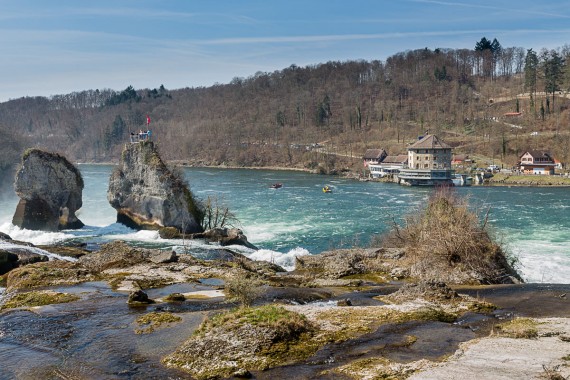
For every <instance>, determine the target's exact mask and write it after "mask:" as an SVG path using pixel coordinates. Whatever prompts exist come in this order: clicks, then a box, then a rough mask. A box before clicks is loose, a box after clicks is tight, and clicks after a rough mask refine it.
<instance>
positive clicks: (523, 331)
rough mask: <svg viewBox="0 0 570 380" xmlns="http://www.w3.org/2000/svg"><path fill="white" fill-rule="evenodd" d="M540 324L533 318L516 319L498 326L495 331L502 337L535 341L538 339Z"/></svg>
mask: <svg viewBox="0 0 570 380" xmlns="http://www.w3.org/2000/svg"><path fill="white" fill-rule="evenodd" d="M537 326H538V322H536V321H535V320H534V319H531V318H515V319H513V320H511V321H508V322H505V323H501V324H498V325H496V326H495V327H494V329H493V331H494V332H495V333H496V334H498V335H501V336H506V337H509V338H515V339H534V338H537V337H538V328H537Z"/></svg>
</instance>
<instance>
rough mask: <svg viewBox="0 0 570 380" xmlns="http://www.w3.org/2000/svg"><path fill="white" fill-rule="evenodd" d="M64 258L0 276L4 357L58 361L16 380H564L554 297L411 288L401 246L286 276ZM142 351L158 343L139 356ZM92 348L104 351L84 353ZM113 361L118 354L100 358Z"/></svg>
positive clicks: (552, 291)
mask: <svg viewBox="0 0 570 380" xmlns="http://www.w3.org/2000/svg"><path fill="white" fill-rule="evenodd" d="M7 239H8V237H4V240H3V241H7ZM0 250H1V246H0ZM72 251H73V254H74V258H75V259H76V260H73V261H64V260H53V259H52V260H50V261H39V262H35V263H31V264H20V265H18V266H17V267H16V268H15V269H11V270H10V271H8V272H7V274H5V275H4V276H3V279H4V285H5V286H6V292H5V294H4V295H3V296H2V300H1V301H0V305H1V306H0V310H1V311H0V313H1V314H0V315H2V318H0V351H2V340H3V339H4V340H5V341H9V342H10V345H11V346H10V347H12V348H11V349H12V350H15V349H16V348H17V347H20V345H22V346H25V345H26V341H27V340H29V339H36V340H38V341H39V342H40V343H39V344H40V345H41V347H42V350H43V351H45V350H49V349H50V347H51V346H53V353H52V355H55V356H57V357H60V358H61V359H60V360H58V362H59V363H60V364H58V365H55V366H54V365H46V363H45V362H42V361H45V360H46V359H45V358H44V356H45V355H44V354H41V355H39V354H37V355H36V356H37V357H34V354H33V352H28V355H31V357H30V360H29V362H27V363H25V364H23V363H12V362H11V361H10V359H9V358H8V359H7V360H6V359H5V360H4V362H3V367H2V368H3V370H4V371H8V372H7V373H8V374H9V375H11V377H12V378H22V379H23V378H25V377H23V375H21V372H19V371H22V368H24V369H26V371H27V373H30V372H29V371H32V370H33V371H34V372H33V373H35V374H37V375H38V376H40V375H41V376H40V377H42V376H43V377H44V378H49V377H53V376H59V377H63V378H87V379H90V378H114V377H113V376H118V375H117V374H118V373H121V371H122V372H125V371H127V372H128V373H130V374H131V376H132V377H133V378H139V377H140V376H147V377H148V378H161V377H170V378H179V379H185V378H188V379H191V378H196V379H208V378H230V377H242V378H243V377H253V378H258V379H269V378H272V379H275V378H292V379H295V378H330V379H378V378H387V379H403V378H413V379H470V378H473V379H474V378H477V379H501V378H504V379H507V378H509V379H510V378H541V377H543V378H544V377H545V376H550V377H546V378H565V377H567V376H569V375H570V371H569V368H570V367H568V366H567V363H568V360H569V359H568V355H570V344H569V342H570V329H569V326H570V320H569V319H567V318H564V316H567V315H569V313H570V303H569V302H568V299H567V296H566V288H564V286H558V287H556V286H540V285H534V286H533V285H523V284H520V285H495V286H482V285H475V286H471V287H457V288H451V287H449V286H448V285H446V284H445V283H442V282H437V281H430V280H425V279H424V280H422V279H418V278H413V277H411V272H410V267H409V265H406V252H405V251H402V250H401V249H397V248H394V249H352V250H340V251H332V252H328V253H325V254H322V255H319V256H309V257H300V258H298V262H297V268H296V270H295V271H293V272H285V271H283V269H282V268H280V267H278V266H276V265H274V264H271V263H267V262H259V261H251V260H249V259H247V258H246V257H244V256H242V255H240V254H238V253H235V252H232V251H231V250H227V249H225V248H222V247H220V248H219V251H218V258H217V259H216V260H209V261H204V260H198V259H195V258H193V257H192V256H190V255H178V254H176V253H173V252H169V251H160V250H150V249H140V248H134V247H131V246H129V245H127V244H125V243H123V242H114V243H109V244H106V245H104V246H102V248H101V249H100V250H99V251H97V252H87V251H85V250H83V249H81V248H75V249H72V248H69V247H67V248H66V249H65V250H60V251H59V252H60V253H61V254H64V253H65V254H71V253H72ZM2 257H6V255H4V256H2V254H1V251H0V262H1V261H2ZM208 283H211V284H212V285H207V284H208ZM89 284H95V285H89ZM92 288H93V289H97V290H96V291H93V290H91V289H92ZM568 288H569V289H568V290H570V287H568ZM73 289H78V290H77V291H73ZM105 289H108V290H105ZM161 289H165V290H166V289H172V291H163V290H161ZM188 289H190V291H187V290H188ZM178 290H180V291H178ZM102 293H104V294H107V295H106V296H102ZM521 300H524V301H523V302H521ZM250 303H252V305H251V306H247V305H249V304H250ZM240 305H241V307H239V306H240ZM20 315H21V316H22V317H24V316H25V318H19V316H20ZM34 315H37V317H34ZM98 315H100V317H97V316H98ZM110 315H112V318H110V317H109V316H110ZM46 317H47V318H48V320H49V321H50V324H49V325H48V326H49V327H47V326H46V327H44V328H48V329H52V330H53V331H51V332H52V333H51V334H47V335H46V334H45V331H44V332H41V331H38V333H37V335H34V332H33V331H34V330H33V329H31V330H30V328H31V326H33V325H35V324H40V325H41V324H42V323H43V322H41V321H42V320H46V319H45V318H46ZM545 317H552V318H545ZM554 317H556V318H554ZM75 318H77V319H75ZM98 318H99V319H98ZM93 319H94V322H93V323H91V324H87V325H86V324H85V321H86V320H87V321H89V320H93ZM34 321H35V322H34ZM95 321H97V322H95ZM113 321H122V322H120V325H118V326H117V327H114V328H113V329H112V328H110V327H106V328H105V329H104V330H103V331H114V334H115V335H116V336H120V337H121V338H120V339H118V340H117V339H114V338H113V336H111V335H110V336H108V337H107V338H106V339H105V340H102V341H100V340H98V339H92V338H89V336H90V334H91V330H92V329H95V330H93V334H101V333H103V331H101V330H100V329H101V328H102V326H106V325H107V324H111V323H114V322H113ZM30 323H33V325H30ZM74 324H77V326H82V327H81V328H70V327H71V326H73V325H74ZM125 324H126V326H131V327H129V328H127V329H126V330H125V328H124V326H125ZM8 326H9V327H8ZM120 326H123V328H120ZM25 331H26V333H25V335H24V332H25ZM97 331H99V333H97ZM170 331H172V332H170ZM48 335H49V336H48ZM141 339H143V340H141ZM85 340H87V342H88V343H85ZM144 341H148V342H154V343H153V344H151V345H149V347H147V348H146V351H145V348H144V347H145V345H144V344H143V342H144ZM158 342H160V344H158ZM86 344H87V346H89V347H91V350H92V352H99V354H98V355H95V356H90V355H87V356H86V355H82V354H81V353H82V350H84V347H85V345H86ZM63 346H64V347H66V349H65V350H62V349H61V348H60V347H63ZM135 347H136V349H135ZM27 350H28V351H29V348H27ZM114 350H116V351H117V352H121V354H119V355H120V356H124V355H127V356H126V357H124V358H123V359H121V360H116V358H112V356H109V357H107V356H106V353H108V352H111V353H112V352H113V351H114ZM141 350H142V351H141ZM129 352H131V354H129ZM38 355H39V356H38ZM115 355H116V354H115ZM131 355H133V356H131ZM97 356H102V357H104V358H105V360H104V362H105V363H106V364H103V363H101V362H99V361H98V359H97ZM36 359H37V364H33V363H34V362H35V360H36ZM42 363H43V366H42ZM133 363H137V364H136V365H134V364H133ZM82 368H83V369H84V370H83V369H82ZM129 371H130V372H129ZM137 376H139V377H137ZM554 376H561V377H554Z"/></svg>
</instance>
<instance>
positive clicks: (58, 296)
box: [0, 291, 79, 310]
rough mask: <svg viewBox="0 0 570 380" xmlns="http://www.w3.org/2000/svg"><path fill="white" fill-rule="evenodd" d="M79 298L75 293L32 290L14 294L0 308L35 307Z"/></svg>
mask: <svg viewBox="0 0 570 380" xmlns="http://www.w3.org/2000/svg"><path fill="white" fill-rule="evenodd" d="M78 299H79V297H78V296H76V295H74V294H67V293H56V292H50V291H45V292H40V291H32V292H26V293H18V294H16V295H14V296H13V297H11V298H10V299H9V300H8V301H7V302H6V303H5V304H4V305H3V306H2V307H0V310H3V309H13V308H16V307H34V306H44V305H51V304H57V303H67V302H72V301H76V300H78Z"/></svg>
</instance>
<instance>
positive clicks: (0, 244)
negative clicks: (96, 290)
mask: <svg viewBox="0 0 570 380" xmlns="http://www.w3.org/2000/svg"><path fill="white" fill-rule="evenodd" d="M0 249H2V250H5V251H8V252H10V251H13V250H18V251H27V252H30V253H35V254H37V255H42V256H47V257H49V258H50V260H51V259H56V260H65V261H71V262H75V261H77V259H76V258H74V257H67V256H61V255H58V254H55V253H51V252H48V251H45V250H43V249H41V248H36V247H28V246H26V245H20V244H14V243H9V242H6V241H0Z"/></svg>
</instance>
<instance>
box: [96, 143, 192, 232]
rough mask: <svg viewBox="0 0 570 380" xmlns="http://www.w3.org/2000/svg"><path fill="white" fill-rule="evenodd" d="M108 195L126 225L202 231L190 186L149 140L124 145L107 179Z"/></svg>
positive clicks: (121, 221) (120, 221) (141, 227)
mask: <svg viewBox="0 0 570 380" xmlns="http://www.w3.org/2000/svg"><path fill="white" fill-rule="evenodd" d="M107 199H108V200H109V203H111V206H113V208H115V209H116V210H117V222H119V223H123V224H125V225H127V226H129V227H132V228H135V229H150V230H158V229H160V228H163V227H175V228H176V229H178V230H179V231H182V232H184V233H196V232H202V231H203V229H202V227H201V225H200V222H201V220H202V213H201V211H200V208H199V207H198V205H197V203H196V201H195V200H194V197H193V195H192V193H191V192H190V189H189V188H188V186H187V185H186V184H185V183H184V181H183V180H182V178H180V176H178V175H175V174H174V173H172V172H171V171H170V170H169V169H168V168H167V167H166V165H165V164H164V162H163V161H162V159H161V158H160V155H159V154H158V151H157V149H156V147H155V145H154V143H153V142H152V141H141V142H136V143H130V144H127V145H126V146H125V149H124V150H123V153H122V155H121V163H120V165H119V167H118V168H117V169H115V170H114V171H113V173H112V174H111V178H110V179H109V190H108V192H107Z"/></svg>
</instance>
